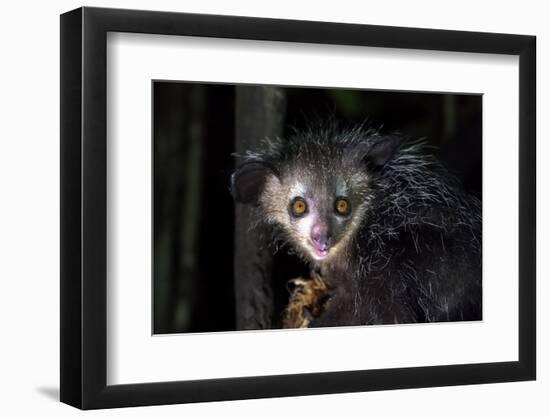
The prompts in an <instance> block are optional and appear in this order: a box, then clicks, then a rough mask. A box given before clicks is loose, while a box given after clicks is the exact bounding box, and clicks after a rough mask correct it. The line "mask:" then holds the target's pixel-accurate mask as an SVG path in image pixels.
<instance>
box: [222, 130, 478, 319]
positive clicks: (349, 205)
mask: <svg viewBox="0 0 550 417" xmlns="http://www.w3.org/2000/svg"><path fill="white" fill-rule="evenodd" d="M427 149H428V148H427V147H426V146H425V144H423V143H421V142H418V141H417V142H411V141H408V140H403V139H402V138H401V137H399V136H398V135H397V134H390V135H384V134H381V133H380V132H379V131H378V130H376V129H371V128H366V127H363V126H359V127H354V128H341V127H339V126H338V125H337V124H335V123H328V124H326V125H323V126H315V127H310V128H309V129H307V130H305V131H297V132H295V133H294V134H292V135H291V136H290V137H288V138H286V139H281V138H272V139H269V140H266V141H265V143H264V146H263V148H262V149H259V150H255V151H249V152H247V153H246V154H245V155H244V156H243V158H244V161H243V163H242V164H241V165H240V166H239V167H238V168H237V170H236V171H235V172H234V174H233V176H232V181H231V183H232V193H233V196H234V198H235V200H236V201H237V202H240V203H246V204H252V205H253V206H254V207H255V208H256V209H255V212H256V218H257V221H258V225H264V226H266V227H267V229H268V230H270V231H271V232H272V236H273V241H274V242H279V243H280V242H283V243H286V244H288V245H289V246H290V247H291V248H292V249H293V250H294V251H295V252H296V253H297V254H298V255H299V256H301V257H302V258H303V259H304V260H306V261H307V262H308V263H309V265H310V266H311V275H312V276H311V277H308V278H299V279H296V280H294V283H295V284H296V287H295V289H294V293H293V294H291V298H290V303H289V306H288V307H287V310H286V318H285V324H284V326H285V327H308V326H309V327H319V326H344V325H358V324H386V323H418V322H437V321H458V320H480V319H481V203H480V201H479V200H478V199H476V198H475V197H473V196H470V195H468V194H466V193H465V192H464V191H463V189H462V188H461V185H460V184H459V183H458V182H457V180H456V179H455V178H454V177H453V176H452V175H451V174H450V173H449V172H447V171H446V170H445V169H444V168H443V166H442V165H441V164H440V163H439V162H438V161H437V160H436V159H434V157H433V156H430V155H429V154H428V153H427V152H426V151H427Z"/></svg>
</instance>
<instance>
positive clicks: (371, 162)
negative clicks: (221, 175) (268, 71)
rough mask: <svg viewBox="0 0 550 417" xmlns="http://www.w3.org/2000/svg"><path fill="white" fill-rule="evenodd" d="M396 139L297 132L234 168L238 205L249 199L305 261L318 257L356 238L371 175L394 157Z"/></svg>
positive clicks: (318, 259) (365, 210) (353, 132)
mask: <svg viewBox="0 0 550 417" xmlns="http://www.w3.org/2000/svg"><path fill="white" fill-rule="evenodd" d="M397 143H398V141H397V139H396V137H394V136H389V137H386V136H381V135H379V134H378V133H376V132H373V131H366V132H365V131H363V130H360V129H356V130H348V131H336V130H326V129H325V130H322V129H321V130H316V131H313V130H311V131H307V132H303V133H296V134H294V135H293V136H292V137H290V138H289V139H287V140H283V139H276V140H273V141H268V142H266V146H265V149H264V150H263V151H260V152H249V153H247V154H246V156H245V158H246V160H245V162H244V163H243V164H242V165H240V166H239V167H238V168H237V170H236V171H235V172H234V173H233V175H232V178H231V187H232V193H233V196H234V198H235V200H236V201H237V202H240V203H246V204H252V205H254V206H256V207H257V208H258V209H259V210H260V216H261V218H262V220H264V221H265V222H267V223H268V224H271V225H273V226H275V227H276V228H277V230H279V231H282V235H283V236H282V239H284V240H285V241H287V242H289V243H290V244H292V245H293V247H294V248H295V249H296V250H297V251H298V252H299V253H300V254H302V255H303V256H305V257H306V258H307V259H309V260H311V261H313V262H323V261H326V260H328V259H330V257H331V256H333V255H334V254H336V253H338V252H339V251H340V250H342V248H345V247H346V245H347V243H349V242H350V240H351V238H352V237H353V236H354V234H355V231H356V230H357V228H358V226H359V225H360V224H361V222H362V220H363V219H364V218H365V216H367V215H368V209H369V205H370V202H371V197H372V195H373V193H372V189H371V178H372V177H374V176H375V175H376V174H377V171H379V170H380V169H381V168H382V167H383V166H384V165H385V164H386V162H387V161H388V160H389V159H390V158H391V157H392V155H393V154H394V152H395V149H396V147H397Z"/></svg>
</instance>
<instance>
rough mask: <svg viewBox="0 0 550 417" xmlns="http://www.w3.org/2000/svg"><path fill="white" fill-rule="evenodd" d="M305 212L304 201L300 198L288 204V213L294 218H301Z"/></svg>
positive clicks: (305, 205)
mask: <svg viewBox="0 0 550 417" xmlns="http://www.w3.org/2000/svg"><path fill="white" fill-rule="evenodd" d="M306 211H307V204H306V201H305V200H304V199H303V198H302V197H296V198H295V199H294V200H292V203H291V204H290V212H291V213H292V215H293V216H294V217H300V216H303V215H304V214H305V213H306Z"/></svg>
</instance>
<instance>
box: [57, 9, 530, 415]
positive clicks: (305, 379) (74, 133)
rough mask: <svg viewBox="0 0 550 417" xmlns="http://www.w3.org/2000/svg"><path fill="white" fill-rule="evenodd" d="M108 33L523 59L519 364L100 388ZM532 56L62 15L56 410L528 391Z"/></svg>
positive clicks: (313, 27) (380, 29) (235, 21)
mask: <svg viewBox="0 0 550 417" xmlns="http://www.w3.org/2000/svg"><path fill="white" fill-rule="evenodd" d="M108 32H132V33H149V34H163V35H186V36H199V37H216V38H235V39H253V40H268V41H285V42H305V43H318V44H333V45H356V46H371V47H383V48H404V49H421V50H440V51H456V52H477V53H490V54H507V55H517V56H519V138H520V140H519V155H518V158H519V271H518V273H519V293H518V297H519V350H518V352H519V360H518V361H514V362H497V363H477V364H467V365H444V366H424V367H412V368H398V369H376V370H358V371H342V372H327V373H313V374H293V375H276V376H255V377H239V378H225V379H209V380H198V381H175V382H162V383H140V384H128V385H111V386H110V385H107V383H106V375H107V371H106V366H107V343H106V329H107V313H106V299H107V285H106V278H107V277H106V243H107V241H106V239H107V226H106V220H107V219H106V213H107V204H106V203H107V201H106V200H107V197H106V191H107V175H106V160H107V146H106V126H107V120H106V118H107V112H106V38H107V33H108ZM535 50H536V38H535V37H534V36H524V35H509V34H494V33H478V32H461V31H449V30H432V29H415V28H403V27H387V26H371V25H357V24H340V23H322V22H311V21H292V20H277V19H265V18H251V17H234V16H216V15H199V14H185V13H169V12H152V11H136V10H119V9H103V8H88V7H84V8H79V9H77V10H74V11H71V12H68V13H65V14H63V15H61V53H60V56H61V310H60V314H61V401H62V402H64V403H67V404H70V405H73V406H75V407H78V408H82V409H94V408H111V407H123V406H140V405H155V404H173V403H186V402H200V401H216V400H235V399H248V398H262V397H279V396H297V395H310V394H326V393H343V392H356V391H375V390H387V389H401V388H420V387H434V386H449V385H463V384H481V383H495V382H506V381H524V380H533V379H535V377H536V314H535V311H536V304H535V301H536V300H535V298H536V297H535V290H536V285H535V245H536V240H535V231H536V220H535V214H536V212H535V210H536V206H535V202H536V190H535V184H536V182H535V181H536V178H535V172H536V165H535V160H536V159H535V155H536V147H535V122H536V120H535V108H536V92H535V83H536V81H535V79H536V78H535V71H536V70H535V67H536V65H535V61H536V55H535Z"/></svg>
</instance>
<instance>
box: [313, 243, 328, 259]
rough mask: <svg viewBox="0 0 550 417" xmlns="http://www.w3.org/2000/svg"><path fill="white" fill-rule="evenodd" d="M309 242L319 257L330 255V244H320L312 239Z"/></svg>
mask: <svg viewBox="0 0 550 417" xmlns="http://www.w3.org/2000/svg"><path fill="white" fill-rule="evenodd" d="M309 244H310V245H311V247H312V249H313V253H314V254H315V256H317V257H318V258H324V257H325V256H327V255H328V252H329V251H330V246H328V245H319V244H316V243H315V242H312V241H310V242H309Z"/></svg>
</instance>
